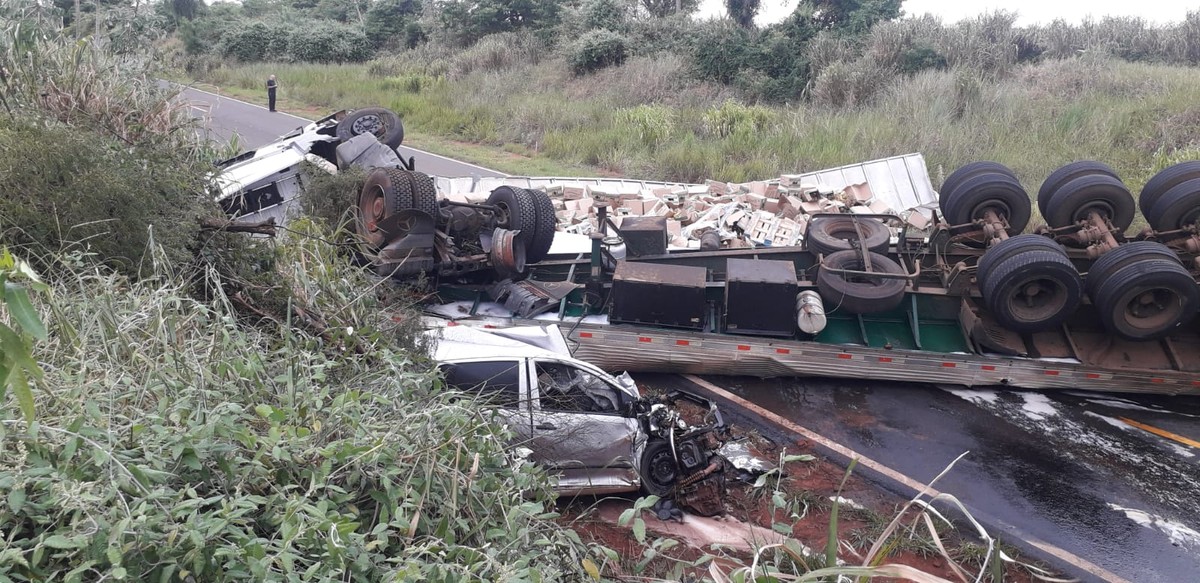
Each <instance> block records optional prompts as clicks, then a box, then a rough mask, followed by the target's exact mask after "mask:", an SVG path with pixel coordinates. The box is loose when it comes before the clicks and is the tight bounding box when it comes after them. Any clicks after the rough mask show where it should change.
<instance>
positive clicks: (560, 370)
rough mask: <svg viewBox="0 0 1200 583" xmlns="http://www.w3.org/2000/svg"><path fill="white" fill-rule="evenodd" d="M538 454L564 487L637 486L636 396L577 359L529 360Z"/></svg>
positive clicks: (597, 489)
mask: <svg viewBox="0 0 1200 583" xmlns="http://www.w3.org/2000/svg"><path fill="white" fill-rule="evenodd" d="M528 377H529V380H530V382H531V384H532V391H531V397H533V398H532V400H531V401H532V403H531V404H532V405H533V413H532V414H533V441H532V443H533V445H532V449H533V450H534V454H533V455H534V458H535V459H536V460H537V461H538V462H539V463H541V464H543V465H544V466H545V467H547V468H548V469H550V470H552V471H554V472H556V473H558V474H559V475H560V480H559V485H560V489H561V490H574V491H579V492H596V493H599V492H603V491H621V490H629V489H636V488H637V486H638V479H637V473H636V470H635V469H634V464H633V455H634V447H635V440H636V438H637V435H638V425H637V420H636V419H633V418H632V417H629V416H627V412H628V411H629V404H630V401H631V399H632V397H630V396H629V395H628V393H626V392H624V391H622V390H621V389H620V388H619V387H617V386H616V385H614V384H613V383H612V382H611V381H610V380H608V379H607V378H605V377H603V376H601V375H600V374H596V373H594V372H592V371H589V370H587V369H585V368H583V367H580V366H577V365H575V364H574V363H569V362H563V361H555V360H549V359H531V360H530V364H529V375H528Z"/></svg>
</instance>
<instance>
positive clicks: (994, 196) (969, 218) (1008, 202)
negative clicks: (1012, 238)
mask: <svg viewBox="0 0 1200 583" xmlns="http://www.w3.org/2000/svg"><path fill="white" fill-rule="evenodd" d="M941 207H942V216H943V217H944V218H945V219H946V221H947V222H949V223H950V224H951V225H963V224H966V223H970V222H973V221H975V220H976V219H979V218H982V217H983V214H984V211H986V210H987V209H989V208H991V209H995V210H996V211H997V212H999V213H1000V214H1001V215H1003V216H1004V217H1005V218H1007V219H1008V234H1009V235H1016V234H1018V233H1020V232H1021V231H1024V230H1025V226H1026V225H1028V224H1029V216H1030V214H1032V212H1033V204H1032V203H1031V202H1030V201H1029V194H1027V193H1026V192H1025V189H1024V188H1022V187H1021V183H1020V182H1018V181H1017V179H1016V178H1013V177H1012V176H1009V175H1007V174H1000V173H996V172H985V173H982V174H977V175H975V176H972V177H970V178H968V179H966V180H964V181H963V182H962V183H961V184H959V185H958V186H957V187H955V188H954V190H953V191H950V192H949V193H947V194H946V196H945V198H943V199H942V205H941Z"/></svg>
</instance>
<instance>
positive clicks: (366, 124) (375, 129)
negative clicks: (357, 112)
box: [350, 115, 383, 136]
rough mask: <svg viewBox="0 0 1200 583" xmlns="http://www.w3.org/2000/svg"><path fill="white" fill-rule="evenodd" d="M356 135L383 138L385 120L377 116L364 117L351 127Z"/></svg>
mask: <svg viewBox="0 0 1200 583" xmlns="http://www.w3.org/2000/svg"><path fill="white" fill-rule="evenodd" d="M350 127H351V129H352V131H353V133H354V135H360V134H374V135H376V136H381V135H382V134H383V120H382V119H379V116H377V115H364V116H362V117H360V118H358V119H356V120H354V123H353V124H351V125H350Z"/></svg>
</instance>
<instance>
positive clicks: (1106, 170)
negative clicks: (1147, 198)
mask: <svg viewBox="0 0 1200 583" xmlns="http://www.w3.org/2000/svg"><path fill="white" fill-rule="evenodd" d="M1093 174H1104V175H1107V176H1112V177H1113V178H1116V179H1117V180H1120V179H1121V177H1120V176H1117V171H1116V170H1113V169H1112V167H1111V166H1109V165H1108V164H1105V163H1104V162H1095V161H1092V160H1081V161H1079V162H1071V163H1070V164H1067V165H1065V166H1063V167H1061V168H1059V169H1058V170H1055V171H1054V172H1051V173H1050V176H1047V177H1046V180H1045V181H1044V182H1042V186H1041V188H1039V189H1038V197H1037V204H1038V210H1039V211H1041V213H1042V216H1043V217H1044V216H1046V205H1047V204H1049V202H1050V197H1052V196H1054V193H1055V192H1058V189H1060V188H1062V187H1063V185H1065V184H1066V183H1068V182H1070V181H1072V180H1075V179H1076V178H1082V177H1084V176H1091V175H1093Z"/></svg>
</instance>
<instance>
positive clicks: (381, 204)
mask: <svg viewBox="0 0 1200 583" xmlns="http://www.w3.org/2000/svg"><path fill="white" fill-rule="evenodd" d="M386 216H387V204H386V202H385V201H384V193H383V188H382V187H380V186H375V187H373V188H368V189H366V190H364V191H363V192H362V194H360V195H359V197H358V236H359V237H361V238H362V239H363V241H365V242H366V243H367V244H368V245H369V246H371V247H372V248H379V247H382V246H383V244H384V243H387V235H386V234H385V233H384V232H383V231H382V230H381V229H380V228H379V222H380V221H382V220H383V219H384V218H385V217H386Z"/></svg>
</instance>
